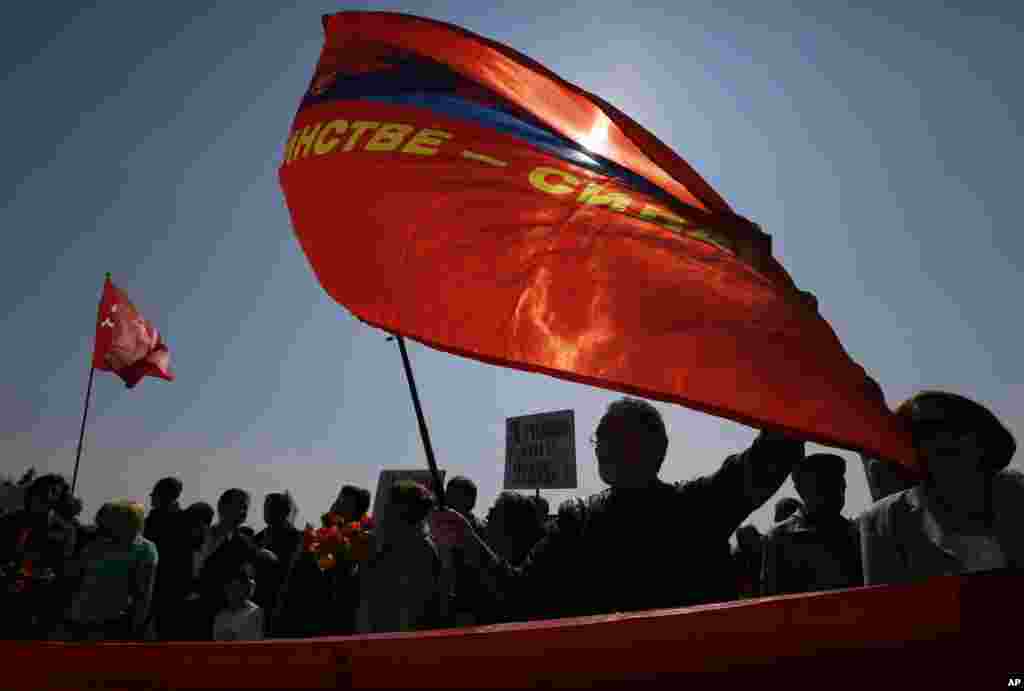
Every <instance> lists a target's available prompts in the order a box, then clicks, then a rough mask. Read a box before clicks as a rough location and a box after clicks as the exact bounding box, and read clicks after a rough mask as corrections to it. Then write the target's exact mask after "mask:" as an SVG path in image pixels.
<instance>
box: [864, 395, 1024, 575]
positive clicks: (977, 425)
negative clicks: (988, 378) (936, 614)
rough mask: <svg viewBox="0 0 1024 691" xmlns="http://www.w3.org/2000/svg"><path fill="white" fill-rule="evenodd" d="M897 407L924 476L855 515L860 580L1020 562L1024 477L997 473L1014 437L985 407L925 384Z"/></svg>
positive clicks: (1023, 557)
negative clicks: (861, 570) (860, 557)
mask: <svg viewBox="0 0 1024 691" xmlns="http://www.w3.org/2000/svg"><path fill="white" fill-rule="evenodd" d="M896 414H897V415H898V416H900V417H901V418H903V419H904V420H905V421H906V422H907V424H908V425H909V427H910V429H911V432H912V434H913V438H914V446H915V447H916V449H917V453H918V457H919V460H920V461H921V464H922V466H923V467H924V470H925V478H924V481H923V482H922V483H921V484H920V485H918V486H916V487H912V488H910V489H907V490H904V491H902V492H898V493H896V494H893V495H891V496H888V497H886V498H884V499H882V500H881V501H878V502H876V503H875V504H874V505H872V506H871V507H870V508H868V509H867V510H866V511H865V512H864V513H863V514H862V515H861V516H860V518H859V521H858V522H859V527H860V534H861V543H862V549H863V558H864V580H865V583H866V584H869V585H871V584H880V583H906V582H913V581H917V580H921V579H925V578H929V577H931V576H939V575H952V574H962V573H972V572H979V571H992V570H997V569H1004V568H1021V567H1024V539H1022V533H1021V526H1022V525H1024V482H1022V478H1021V475H1020V474H1019V473H1016V472H1010V471H1006V472H1000V471H1003V469H1004V468H1006V466H1007V465H1008V464H1009V463H1010V460H1011V459H1012V458H1013V454H1014V451H1016V448H1017V443H1016V441H1015V440H1014V438H1013V435H1012V434H1010V432H1009V430H1007V429H1006V427H1004V426H1003V424H1002V423H1001V422H999V420H998V419H997V418H996V416H995V415H993V414H992V412H991V411H989V410H988V409H987V408H985V407H984V406H982V405H980V404H978V403H976V402H974V401H972V400H970V399H968V398H965V397H963V396H958V395H956V394H951V393H946V392H941V391H925V392H922V393H919V394H917V395H916V396H914V397H913V398H911V399H910V400H908V401H907V402H906V403H904V404H903V405H901V406H900V407H899V408H898V409H897V411H896Z"/></svg>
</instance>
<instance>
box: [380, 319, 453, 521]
mask: <svg viewBox="0 0 1024 691" xmlns="http://www.w3.org/2000/svg"><path fill="white" fill-rule="evenodd" d="M388 340H389V341H390V340H396V341H398V350H399V352H400V353H401V354H402V365H403V366H404V367H405V379H406V381H408V382H409V393H410V394H411V395H412V405H413V408H415V409H416V420H417V421H418V422H419V424H420V438H421V439H422V440H423V450H424V451H426V452H427V464H428V465H429V466H430V475H431V476H432V477H433V478H434V487H436V488H437V503H438V506H439V507H440V508H442V509H443V508H444V506H445V501H444V485H443V484H442V483H441V474H440V473H439V472H438V471H437V461H435V460H434V449H433V447H432V446H431V445H430V432H429V431H428V430H427V421H426V420H425V419H424V417H423V408H422V407H421V406H420V396H419V394H418V393H417V392H416V380H415V379H413V376H412V365H410V364H409V353H407V352H406V350H405V339H403V338H402V337H401V336H399V335H397V334H396V335H394V336H390V337H388Z"/></svg>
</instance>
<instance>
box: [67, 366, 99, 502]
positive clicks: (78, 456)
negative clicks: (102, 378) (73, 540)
mask: <svg viewBox="0 0 1024 691" xmlns="http://www.w3.org/2000/svg"><path fill="white" fill-rule="evenodd" d="M94 374H96V368H95V367H90V368H89V385H88V386H87V387H86V389H85V410H84V411H83V412H82V429H81V430H79V432H78V453H77V454H76V455H75V474H74V476H73V477H72V479H71V494H72V495H74V493H75V485H76V484H77V483H78V463H79V462H80V461H81V460H82V441H83V440H84V439H85V419H86V418H87V417H89V399H91V398H92V378H93V375H94Z"/></svg>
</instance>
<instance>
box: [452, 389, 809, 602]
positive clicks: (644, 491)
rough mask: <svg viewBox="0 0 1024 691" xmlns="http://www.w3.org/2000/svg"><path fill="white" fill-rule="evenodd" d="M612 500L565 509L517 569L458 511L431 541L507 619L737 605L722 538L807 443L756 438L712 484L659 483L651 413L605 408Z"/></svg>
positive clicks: (601, 446) (602, 466) (664, 446)
mask: <svg viewBox="0 0 1024 691" xmlns="http://www.w3.org/2000/svg"><path fill="white" fill-rule="evenodd" d="M591 441H592V443H593V444H594V448H595V453H596V456H597V461H598V470H599V473H600V476H601V479H602V480H603V481H604V482H605V483H606V484H608V485H609V486H610V487H609V489H607V490H605V491H604V492H601V493H600V494H596V495H594V496H592V497H590V498H589V499H588V500H586V501H575V502H569V503H567V504H564V505H563V506H562V507H561V508H560V509H559V515H558V523H557V525H556V527H555V528H554V529H552V530H551V532H550V533H549V534H548V535H547V536H546V537H544V538H543V539H542V540H541V541H540V542H539V543H537V545H536V546H535V547H534V548H533V549H532V550H531V552H530V554H529V555H528V556H527V557H526V559H525V560H524V561H523V563H522V564H521V565H519V566H512V565H511V564H509V563H507V562H506V561H504V560H502V559H500V558H499V557H498V556H497V555H495V554H494V553H493V551H491V550H490V549H489V548H488V547H487V545H486V543H485V542H484V541H483V540H482V539H480V536H478V535H476V534H475V533H474V532H473V530H472V529H471V528H470V526H469V524H468V522H467V521H465V520H464V519H462V518H461V516H460V515H459V514H458V512H455V511H437V512H435V513H434V514H433V516H432V524H433V528H434V535H435V537H436V538H437V539H439V540H441V541H445V542H448V543H449V544H462V545H465V546H466V547H467V549H466V553H467V555H472V557H473V558H474V560H475V563H476V564H478V567H479V568H480V569H481V570H482V572H484V573H486V574H487V575H488V576H489V577H491V578H493V580H494V582H495V583H496V589H497V592H498V596H499V598H500V599H502V600H503V601H504V602H506V603H516V604H517V605H518V606H519V607H522V606H523V603H531V604H530V611H518V612H508V613H506V616H505V618H506V619H512V620H516V619H518V620H522V619H525V618H530V617H534V618H536V617H547V618H554V617H564V616H583V615H588V614H602V613H610V612H630V611H638V610H645V609H657V608H663V607H685V606H688V605H694V604H700V603H705V602H723V601H727V600H732V599H735V598H736V597H737V594H738V593H737V588H736V581H735V578H734V571H733V567H732V563H731V561H730V554H729V536H730V535H732V533H733V532H734V531H735V530H736V529H737V528H738V527H739V526H740V524H741V523H742V522H743V521H744V520H745V519H746V518H747V517H748V516H749V515H750V514H751V513H752V512H753V511H754V510H756V509H757V508H758V507H759V506H761V505H762V504H763V503H764V502H765V501H767V500H768V499H769V498H770V497H771V496H772V495H773V494H775V492H777V491H778V489H779V487H781V486H782V483H783V481H784V480H785V479H786V476H787V475H788V474H789V472H790V470H792V468H793V464H794V463H795V462H797V461H798V460H799V459H800V458H802V457H803V453H804V445H803V442H802V441H798V440H793V439H789V438H787V437H785V436H783V435H780V434H775V433H769V432H762V433H761V434H760V435H759V436H758V437H757V439H755V440H754V443H753V444H752V445H751V447H750V448H748V449H747V450H746V451H744V452H743V453H740V454H736V455H734V456H730V457H729V458H727V459H726V460H725V462H724V463H723V464H722V466H721V467H720V468H719V469H718V470H717V471H716V472H715V473H712V474H711V475H709V476H707V477H701V478H697V479H695V480H693V481H691V482H686V483H679V484H668V483H666V482H662V481H661V480H660V479H659V478H658V473H659V472H660V470H661V466H662V463H663V462H664V460H665V456H666V452H667V450H668V435H667V433H666V430H665V423H664V421H663V420H662V418H661V414H660V413H659V412H658V410H657V408H655V407H654V406H652V405H651V404H650V403H647V402H646V401H642V400H638V399H634V398H623V399H620V400H618V401H615V402H613V403H612V404H611V405H609V406H608V411H607V412H606V413H605V415H604V416H603V417H602V418H601V422H600V424H598V426H597V430H596V432H595V434H594V438H593V439H592V440H591Z"/></svg>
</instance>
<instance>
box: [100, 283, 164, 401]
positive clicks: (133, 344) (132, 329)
mask: <svg viewBox="0 0 1024 691" xmlns="http://www.w3.org/2000/svg"><path fill="white" fill-rule="evenodd" d="M170 362H171V354H170V351H168V349H167V346H166V345H165V344H164V342H163V340H162V339H161V337H160V332H159V331H158V330H157V328H156V327H155V326H153V324H152V323H150V322H149V321H147V320H146V319H143V317H142V315H141V314H139V311H138V310H137V309H135V305H133V304H132V301H131V300H129V299H128V296H127V295H126V294H125V292H124V291H123V290H121V289H120V288H118V287H117V286H115V285H114V284H113V283H112V282H111V280H110V276H107V280H106V282H105V283H104V285H103V297H102V298H101V299H100V309H99V316H98V318H97V320H96V347H95V349H94V350H93V355H92V366H93V367H95V368H96V369H98V370H106V371H107V372H114V373H115V374H117V376H119V377H121V379H123V380H124V383H125V384H126V385H127V386H128V388H129V389H131V388H133V387H134V386H135V385H136V384H138V383H139V381H141V380H142V378H143V377H146V376H150V377H160V378H161V379H166V380H167V381H174V374H173V373H172V372H171V367H170Z"/></svg>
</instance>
